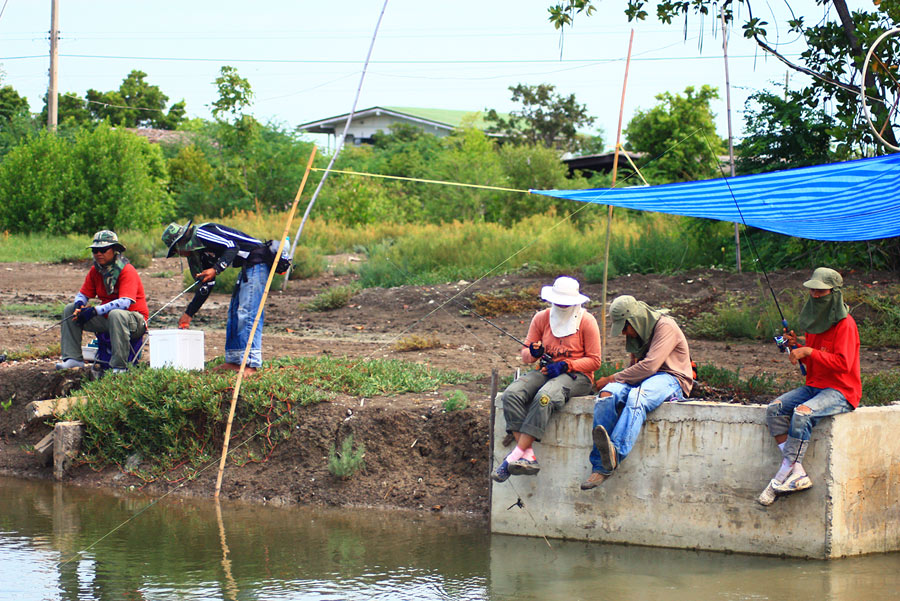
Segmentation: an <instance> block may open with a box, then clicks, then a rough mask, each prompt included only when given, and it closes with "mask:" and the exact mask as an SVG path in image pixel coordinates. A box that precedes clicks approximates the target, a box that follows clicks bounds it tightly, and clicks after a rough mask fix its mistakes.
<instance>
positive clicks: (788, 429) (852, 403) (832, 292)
mask: <svg viewBox="0 0 900 601" xmlns="http://www.w3.org/2000/svg"><path fill="white" fill-rule="evenodd" d="M843 284H844V280H843V278H841V274H839V273H838V272H836V271H835V270H833V269H829V268H827V267H819V268H818V269H816V270H815V271H813V274H812V277H811V278H810V279H809V280H807V281H806V282H804V283H803V285H804V286H805V287H807V288H809V295H810V298H809V299H807V301H806V304H804V305H803V308H802V309H801V310H800V316H799V317H798V318H797V328H798V330H800V331H802V332H806V341H805V343H803V341H802V340H801V341H800V342H801V343H802V344H801V346H797V336H796V335H795V334H794V332H793V331H791V332H785V334H786V337H787V342H788V344H789V346H790V347H791V348H792V349H793V350H791V355H790V358H791V363H793V364H794V365H796V364H797V363H798V362H801V361H802V362H803V365H804V366H805V367H806V386H801V387H800V388H796V389H794V390H791V391H790V392H786V393H785V394H783V395H781V396H780V397H778V398H777V399H775V400H774V401H772V403H771V404H770V405H769V407H768V409H767V410H766V422H767V423H768V426H769V433H770V434H772V436H774V437H775V443H776V444H777V445H778V448H779V449H781V454H782V457H783V459H782V462H781V468H780V469H779V470H778V472H777V473H776V474H775V477H774V478H772V480H771V481H770V482H769V484H768V486H766V488H765V490H763V491H762V493H761V494H760V495H759V498H758V499H757V500H758V501H759V503H760V504H761V505H771V504H772V503H773V502H775V499H776V498H777V497H778V495H783V494H788V493H792V492H797V491H801V490H806V489H807V488H810V487H811V486H812V481H811V480H810V479H809V476H808V475H807V474H806V470H805V469H803V465H802V463H801V462H802V461H803V455H804V453H805V452H806V447H807V446H809V438H810V435H811V434H812V429H813V427H814V426H815V425H816V423H818V421H819V420H820V419H821V418H823V417H827V416H829V415H838V414H840V413H846V412H848V411H853V410H854V409H855V408H856V407H858V406H859V400H860V397H861V396H862V381H861V379H860V374H859V331H858V330H857V329H856V322H855V321H854V320H853V317H852V316H851V315H850V311H849V309H848V307H847V305H846V304H844V297H843V294H842V293H841V286H843ZM795 347H796V348H795Z"/></svg>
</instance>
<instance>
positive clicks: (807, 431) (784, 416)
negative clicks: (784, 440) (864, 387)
mask: <svg viewBox="0 0 900 601" xmlns="http://www.w3.org/2000/svg"><path fill="white" fill-rule="evenodd" d="M800 405H805V406H806V407H808V408H809V411H797V407H799V406H800ZM848 411H853V406H852V405H851V404H850V403H848V402H847V399H846V398H844V395H843V393H841V392H839V391H837V390H835V389H834V388H814V387H812V386H801V387H800V388H795V389H794V390H791V391H790V392H786V393H784V394H783V395H781V396H780V397H778V398H777V399H775V400H774V401H772V402H771V403H770V404H769V406H768V407H767V408H766V423H767V424H768V426H769V434H771V435H772V436H781V435H783V434H787V435H788V437H790V438H796V439H798V440H802V441H806V440H809V437H810V436H811V435H812V429H813V427H815V425H816V424H817V423H819V420H820V419H822V418H823V417H828V416H829V415H838V414H840V413H846V412H848Z"/></svg>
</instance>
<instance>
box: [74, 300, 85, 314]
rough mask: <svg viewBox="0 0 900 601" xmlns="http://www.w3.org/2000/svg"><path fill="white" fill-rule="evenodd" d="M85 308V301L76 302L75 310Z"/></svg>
mask: <svg viewBox="0 0 900 601" xmlns="http://www.w3.org/2000/svg"><path fill="white" fill-rule="evenodd" d="M83 306H84V301H83V300H77V301H75V307H74V309H75V310H76V311H77V310H78V309H80V308H82V307H83Z"/></svg>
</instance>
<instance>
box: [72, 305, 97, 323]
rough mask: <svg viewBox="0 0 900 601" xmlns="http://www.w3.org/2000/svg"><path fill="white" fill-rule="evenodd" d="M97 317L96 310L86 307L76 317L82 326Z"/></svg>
mask: <svg viewBox="0 0 900 601" xmlns="http://www.w3.org/2000/svg"><path fill="white" fill-rule="evenodd" d="M95 315H97V309H95V308H94V307H85V308H84V309H82V310H81V311H79V312H78V315H77V316H76V317H75V321H77V322H78V323H80V324H85V323H87V322H89V321H90V320H91V318H92V317H94V316H95Z"/></svg>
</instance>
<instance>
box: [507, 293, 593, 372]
mask: <svg viewBox="0 0 900 601" xmlns="http://www.w3.org/2000/svg"><path fill="white" fill-rule="evenodd" d="M538 341H540V342H541V343H542V344H543V345H544V351H546V352H547V353H549V354H550V356H551V357H553V360H554V361H565V362H566V364H567V365H568V366H569V371H572V372H575V371H580V372H581V373H583V374H584V375H586V376H587V377H588V378H590V380H591V383H593V382H594V371H595V370H596V369H597V368H598V367H600V328H599V327H597V320H596V319H594V316H593V315H591V314H590V313H588V312H587V311H585V312H584V316H583V317H582V318H581V324H580V325H579V326H578V331H577V332H575V333H574V334H570V335H569V336H566V337H564V338H557V337H556V336H554V335H553V331H552V330H551V329H550V309H544V310H543V311H539V312H538V313H536V314H535V316H534V317H533V318H532V319H531V325H530V326H529V327H528V336H527V337H526V338H525V344H526V345H530V344H531V343H533V342H538ZM522 361H524V362H525V363H534V362H535V361H537V358H535V357H532V356H531V352H530V351H529V350H528V346H524V347H522Z"/></svg>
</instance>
